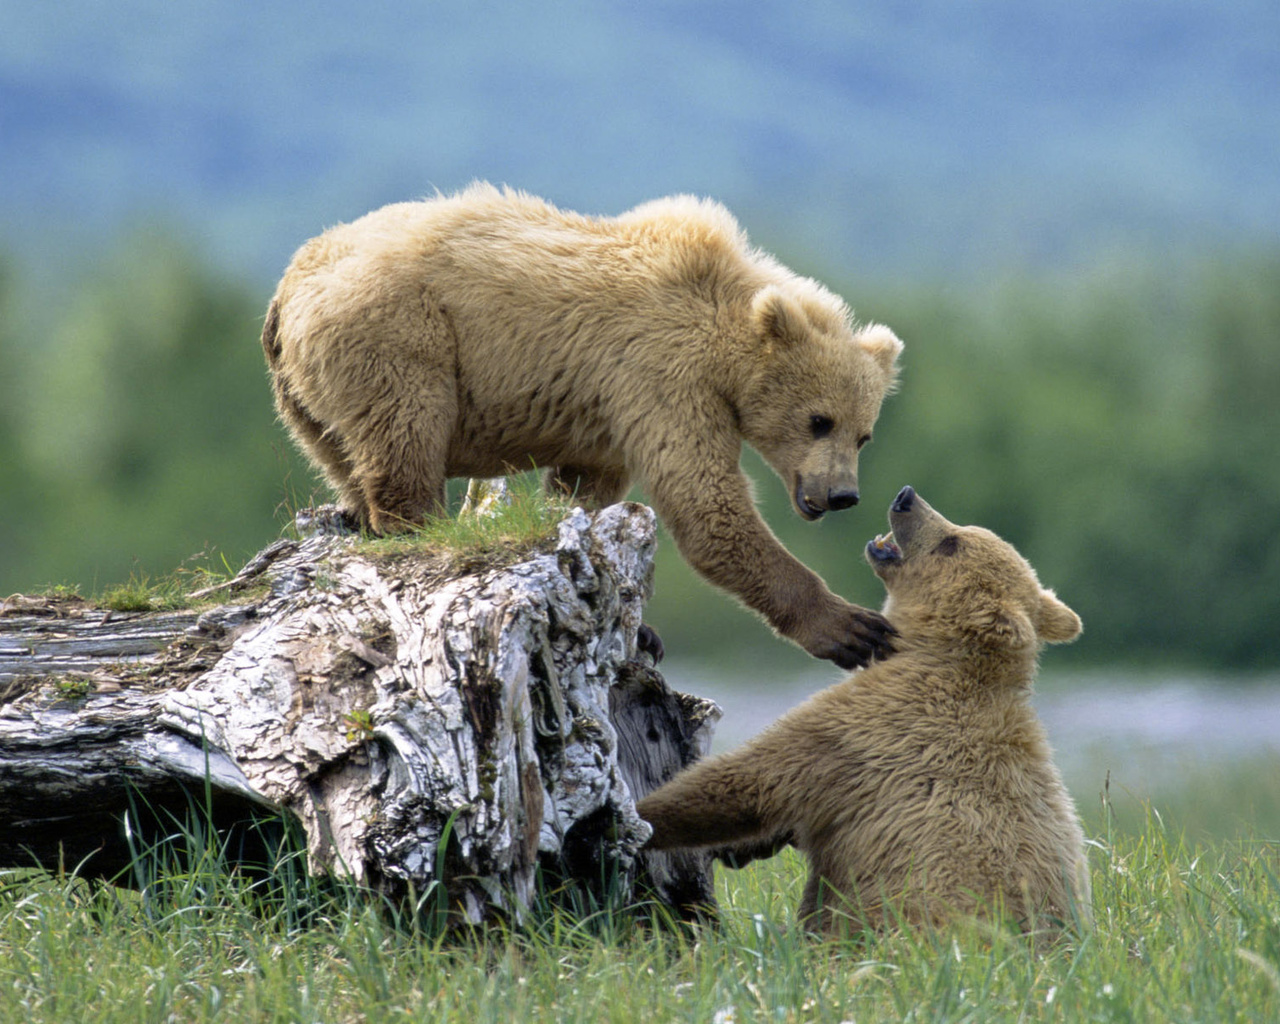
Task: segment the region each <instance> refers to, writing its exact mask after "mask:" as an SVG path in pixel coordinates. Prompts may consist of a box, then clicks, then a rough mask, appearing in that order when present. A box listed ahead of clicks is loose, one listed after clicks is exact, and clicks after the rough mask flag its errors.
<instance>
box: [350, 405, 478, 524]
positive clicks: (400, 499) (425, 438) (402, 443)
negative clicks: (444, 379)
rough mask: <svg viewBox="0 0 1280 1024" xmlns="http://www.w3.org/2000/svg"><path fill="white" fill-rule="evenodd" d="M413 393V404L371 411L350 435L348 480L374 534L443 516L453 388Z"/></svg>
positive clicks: (452, 415) (451, 423)
mask: <svg viewBox="0 0 1280 1024" xmlns="http://www.w3.org/2000/svg"><path fill="white" fill-rule="evenodd" d="M433 392H434V394H433ZM414 394H415V400H414V401H413V402H410V403H406V402H400V403H392V402H388V403H387V405H386V406H385V407H383V408H375V409H371V410H370V411H369V413H368V415H367V416H365V417H364V418H363V420H362V421H361V423H360V424H359V426H358V427H357V429H356V430H355V431H354V432H353V436H352V439H351V445H350V446H351V448H352V450H353V451H355V452H356V453H357V457H356V459H355V460H353V465H352V471H351V479H352V483H353V485H354V486H355V487H357V488H359V491H360V495H361V504H362V505H363V507H364V509H365V510H366V516H365V518H366V523H367V525H368V527H369V529H371V530H372V531H373V532H374V533H380V534H382V533H400V532H403V531H405V530H408V529H412V528H413V527H414V526H416V525H419V524H420V523H422V521H423V520H424V519H426V518H427V517H428V516H433V515H443V514H444V513H445V511H446V508H445V463H446V459H447V457H448V448H449V440H450V435H451V432H452V429H453V423H454V408H455V403H454V401H453V395H452V389H451V388H449V387H444V386H441V385H437V386H436V387H434V388H430V389H425V388H424V389H421V390H418V391H416V392H415V393H414Z"/></svg>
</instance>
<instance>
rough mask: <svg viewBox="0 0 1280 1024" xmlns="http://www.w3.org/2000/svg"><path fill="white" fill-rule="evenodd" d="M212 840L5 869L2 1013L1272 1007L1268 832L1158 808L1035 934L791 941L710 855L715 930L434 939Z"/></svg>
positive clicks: (1080, 1016)
mask: <svg viewBox="0 0 1280 1024" xmlns="http://www.w3.org/2000/svg"><path fill="white" fill-rule="evenodd" d="M197 820H198V819H197ZM177 832H178V830H176V829H175V835H176V834H177ZM208 835H209V834H208V833H207V832H206V833H201V831H200V829H199V828H198V827H197V828H195V829H193V830H190V832H189V833H188V834H183V835H182V836H181V840H182V845H184V848H187V847H189V848H191V849H194V850H195V851H196V853H197V855H196V857H195V858H194V859H193V858H191V857H190V856H184V857H183V858H182V859H173V858H170V857H169V855H168V854H167V853H166V852H165V850H166V847H165V846H164V844H163V843H160V842H158V841H157V842H154V843H152V844H150V845H145V844H144V845H141V846H140V848H139V851H138V854H139V858H140V860H141V865H142V866H141V867H140V869H139V870H140V871H141V872H142V873H141V874H140V875H139V876H138V877H137V879H136V880H137V881H138V883H139V884H140V889H139V891H121V890H116V889H112V888H110V887H96V888H95V887H91V886H89V885H88V884H86V883H85V882H83V881H82V880H80V879H77V878H75V877H74V876H73V875H68V876H53V875H47V874H41V873H37V872H8V873H0V1022H9V1021H14V1022H17V1021H23V1022H28V1021H35V1022H40V1021H63V1020H70V1019H75V1020H94V1021H100V1022H114V1021H121V1022H124V1021H128V1022H130V1024H132V1022H134V1021H138V1020H157V1021H159V1020H183V1021H192V1022H204V1021H226V1020H235V1021H297V1020H306V1021H319V1020H324V1021H369V1022H382V1021H422V1020H468V1021H480V1022H485V1021H502V1022H508V1021H512V1020H519V1021H522V1022H523V1021H606V1022H607V1021H642V1020H643V1021H690V1022H693V1021H697V1022H708V1021H718V1022H721V1024H728V1022H735V1024H739V1022H748V1021H751V1022H754V1021H770V1022H776V1021H784V1022H788V1021H789V1022H810V1021H816V1022H823V1021H830V1022H838V1021H845V1020H857V1021H859V1022H862V1024H866V1022H876V1021H921V1022H923V1021H930V1022H933V1021H940V1022H944V1024H945V1022H962V1021H991V1022H1004V1021H1008V1022H1011V1024H1012V1022H1015V1021H1072V1020H1095V1021H1133V1020H1275V1019H1280V983H1278V980H1277V979H1278V978H1280V973H1278V972H1280V910H1278V908H1280V878H1278V876H1277V867H1278V864H1280V859H1278V858H1277V853H1278V852H1280V848H1278V846H1277V844H1276V843H1274V842H1271V841H1267V840H1263V839H1260V838H1253V839H1247V840H1234V839H1233V840H1227V841H1221V842H1216V843H1208V844H1199V845H1191V844H1188V843H1187V842H1186V841H1185V840H1184V839H1183V838H1182V837H1181V835H1179V834H1176V833H1174V832H1172V831H1171V830H1170V829H1169V828H1168V827H1167V826H1166V824H1165V823H1164V822H1163V821H1162V820H1161V818H1160V816H1159V815H1158V814H1156V813H1155V812H1154V811H1153V812H1152V813H1150V814H1148V816H1147V817H1146V819H1145V820H1144V821H1143V822H1142V823H1141V824H1140V826H1139V827H1138V828H1137V829H1136V830H1135V831H1118V830H1115V829H1112V830H1111V831H1110V832H1109V833H1104V834H1103V835H1101V836H1099V837H1096V838H1095V841H1094V845H1093V849H1092V857H1093V882H1094V893H1095V909H1096V915H1097V924H1096V927H1095V928H1094V930H1093V931H1092V932H1089V933H1087V934H1084V935H1082V936H1078V937H1075V938H1070V939H1068V940H1067V941H1064V942H1062V943H1059V944H1057V945H1055V946H1052V947H1050V948H1048V949H1044V948H1036V947H1035V946H1034V944H1033V943H1031V942H1029V941H1028V940H1027V939H1026V938H1025V937H1023V936H1021V935H1018V934H1015V933H1012V932H1009V931H1006V930H1002V929H998V928H991V927H980V926H977V925H973V926H966V925H963V924H961V925H957V926H955V927H952V928H948V929H946V930H943V931H936V932H927V931H915V932H900V933H897V934H885V935H880V934H877V935H871V936H865V937H862V938H861V939H858V940H855V941H847V942H819V941H815V940H813V939H810V938H807V937H805V936H804V935H802V934H800V933H799V932H798V931H797V930H796V929H795V927H794V925H793V923H792V922H793V915H794V907H795V903H796V900H797V899H798V896H799V890H800V886H801V881H802V877H803V871H804V865H803V862H802V860H801V859H800V858H799V857H798V856H797V855H795V854H794V853H793V852H786V853H784V854H783V855H781V856H779V857H776V858H774V859H772V860H769V861H762V862H757V863H755V864H752V865H751V866H750V867H748V868H746V869H744V870H742V871H724V870H721V871H719V872H718V876H719V878H718V896H719V899H720V901H721V905H722V908H723V913H722V917H721V922H720V924H719V925H717V926H706V927H699V928H696V929H679V928H668V927H659V926H653V925H652V924H651V923H649V922H646V921H644V920H640V919H637V918H636V916H635V915H631V914H628V913H627V912H625V911H623V910H621V909H619V908H617V907H615V906H611V905H607V904H591V903H584V904H583V906H582V907H581V908H575V907H574V906H573V905H572V904H571V902H566V901H563V900H557V901H553V902H550V903H547V904H545V905H543V906H540V907H539V908H536V911H535V914H534V915H533V917H532V920H531V921H529V922H528V923H527V924H526V925H525V926H523V927H516V926H510V927H506V928H493V929H490V930H487V931H484V932H473V933H463V934H461V935H455V936H454V937H452V938H451V939H449V940H447V941H446V940H445V939H444V938H442V935H441V931H440V930H439V929H437V928H435V927H433V926H432V921H433V920H435V916H436V911H437V910H438V906H437V904H438V900H437V899H436V896H437V895H438V894H427V895H426V896H424V897H423V898H422V899H421V900H420V901H419V903H420V904H421V906H420V907H419V910H418V912H412V911H410V912H407V913H406V912H402V911H400V910H398V909H397V910H394V911H393V910H392V908H388V907H387V906H386V905H385V904H380V903H379V901H378V899H377V898H376V897H374V896H372V895H371V894H369V893H367V892H362V891H359V890H356V889H354V888H353V887H344V886H342V885H330V884H321V883H319V882H316V881H314V880H308V879H307V878H306V877H305V875H304V873H303V872H302V871H301V862H300V861H299V860H297V859H291V855H289V854H288V853H287V852H286V854H285V855H284V856H283V857H282V858H281V859H280V860H279V862H278V863H277V865H276V868H275V871H274V872H273V873H272V874H270V875H267V876H261V875H259V876H251V875H249V874H246V873H244V872H241V871H238V870H236V869H234V868H231V867H229V866H228V865H227V863H226V857H225V855H224V852H225V851H223V850H222V849H221V848H220V847H219V846H218V845H217V842H216V841H212V840H210V839H209V838H208ZM294 856H300V855H294Z"/></svg>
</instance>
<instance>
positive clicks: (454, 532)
mask: <svg viewBox="0 0 1280 1024" xmlns="http://www.w3.org/2000/svg"><path fill="white" fill-rule="evenodd" d="M508 494H509V496H510V501H509V502H507V503H506V504H498V505H496V506H495V508H494V509H493V511H492V512H491V513H487V514H482V515H472V514H469V513H467V514H458V515H448V516H440V517H438V518H433V519H428V520H427V521H426V522H425V523H423V524H422V525H420V526H415V527H414V528H413V529H412V530H410V531H408V532H406V533H401V534H394V535H391V536H387V537H371V536H370V537H365V538H364V539H363V540H362V541H361V545H360V550H361V551H362V553H364V554H367V555H369V556H370V557H373V558H385V559H395V558H400V557H405V556H408V555H417V554H421V553H423V552H424V551H425V552H431V553H442V554H446V555H448V556H449V557H450V559H451V560H452V561H453V562H454V563H456V564H470V563H473V562H477V561H484V562H490V561H491V562H494V563H496V562H498V561H500V560H502V559H505V558H507V557H510V556H512V555H517V554H521V553H524V552H526V551H529V550H532V549H534V548H536V547H539V546H540V545H543V544H546V543H548V542H550V541H553V540H554V539H555V537H556V528H557V527H558V526H559V524H560V522H561V521H562V520H563V519H564V518H565V516H566V515H568V514H569V511H570V509H572V508H573V505H574V503H573V501H572V499H570V498H569V497H565V496H561V495H558V494H552V493H548V492H547V491H545V490H543V488H542V486H541V480H540V474H537V473H533V472H529V473H521V474H518V475H513V476H511V477H509V478H508Z"/></svg>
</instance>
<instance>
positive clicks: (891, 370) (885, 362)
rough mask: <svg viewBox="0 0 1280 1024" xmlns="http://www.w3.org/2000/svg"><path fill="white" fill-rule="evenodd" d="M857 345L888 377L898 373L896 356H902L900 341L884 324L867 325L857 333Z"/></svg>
mask: <svg viewBox="0 0 1280 1024" xmlns="http://www.w3.org/2000/svg"><path fill="white" fill-rule="evenodd" d="M858 344H859V345H861V346H862V348H863V350H864V351H865V352H866V353H867V354H868V355H870V356H871V357H872V358H873V359H874V360H875V361H876V362H877V363H879V364H880V368H881V369H882V370H884V372H885V373H887V374H889V375H890V376H895V375H896V374H897V372H898V356H900V355H901V354H902V341H901V340H900V339H899V338H898V336H897V335H896V334H894V333H893V331H891V330H889V328H887V327H885V326H884V324H868V325H867V326H866V327H864V328H862V329H861V330H860V331H859V332H858Z"/></svg>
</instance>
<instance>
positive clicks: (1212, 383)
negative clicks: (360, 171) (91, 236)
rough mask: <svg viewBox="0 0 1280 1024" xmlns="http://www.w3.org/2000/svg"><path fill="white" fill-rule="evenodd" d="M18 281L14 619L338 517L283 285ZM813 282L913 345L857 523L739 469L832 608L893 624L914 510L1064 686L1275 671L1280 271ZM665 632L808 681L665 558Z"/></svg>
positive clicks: (190, 269) (153, 263) (171, 261)
mask: <svg viewBox="0 0 1280 1024" xmlns="http://www.w3.org/2000/svg"><path fill="white" fill-rule="evenodd" d="M3 267H4V268H5V269H4V271H3V272H2V273H0V366H2V367H3V372H2V373H0V528H2V529H0V595H2V594H6V593H9V592H11V591H17V590H24V591H30V590H35V589H39V588H42V587H45V586H48V585H76V586H78V587H79V588H80V589H81V591H82V592H84V593H86V594H87V593H92V592H93V591H95V590H96V589H100V588H102V587H104V586H106V585H108V584H111V583H115V582H120V581H121V580H123V579H124V578H126V577H128V576H129V575H130V574H133V575H151V576H160V575H164V574H167V573H169V572H172V571H174V570H175V569H176V568H178V567H179V566H180V565H181V564H182V563H183V562H184V560H187V559H189V558H190V556H193V555H194V556H196V557H197V559H198V560H199V561H200V562H202V564H206V565H208V564H212V565H214V566H219V565H220V564H221V562H222V560H223V559H225V560H226V562H227V563H228V564H229V565H231V566H232V567H233V568H234V567H236V566H238V565H239V564H240V563H241V562H243V560H244V559H245V558H246V557H247V556H248V555H249V554H251V553H252V552H253V551H254V550H256V549H257V548H259V547H261V546H262V545H263V544H265V543H266V542H268V541H269V540H271V539H272V538H273V537H274V536H276V535H277V534H278V532H279V530H280V529H281V527H282V525H283V523H284V522H285V521H286V520H287V519H288V510H289V509H291V508H293V507H296V506H297V505H299V504H305V503H306V502H307V501H308V500H310V499H311V498H312V497H313V496H316V497H325V495H324V492H323V490H322V489H320V488H318V487H317V486H316V485H315V484H314V482H313V480H312V478H311V476H310V474H309V472H308V470H307V469H306V468H305V466H304V465H303V464H302V462H301V460H300V459H299V458H298V457H297V456H296V454H295V453H294V452H293V451H292V450H291V448H290V446H289V444H288V442H287V440H286V438H285V435H284V432H283V430H282V429H281V428H280V427H279V426H278V425H277V424H276V423H275V422H274V417H273V413H272V409H271V402H270V396H269V390H268V387H267V383H266V376H265V370H264V366H263V361H262V353H261V349H260V347H259V344H258V334H259V331H260V328H261V323H262V315H263V311H264V310H265V306H266V301H267V298H268V296H269V293H270V290H271V287H272V285H273V282H257V283H248V282H243V281H235V280H230V279H228V278H227V277H226V276H225V275H224V274H220V273H217V272H215V271H213V270H212V269H210V267H209V266H208V265H206V264H205V263H204V262H203V261H202V260H201V258H200V257H199V254H198V253H196V252H194V251H192V250H191V249H189V248H186V247H184V246H183V245H182V244H180V243H178V242H176V241H175V240H174V238H173V236H172V235H171V234H166V233H163V232H161V233H156V232H145V233H142V234H140V235H137V236H134V237H132V238H131V239H128V240H126V241H124V242H122V243H120V244H119V245H118V246H117V247H115V248H114V249H113V250H111V251H110V252H109V253H107V254H106V255H105V256H104V258H102V259H101V260H99V261H96V264H95V265H94V266H93V268H92V269H90V270H88V271H86V272H84V273H82V274H79V275H75V276H74V279H72V280H68V281H66V282H64V283H63V284H62V286H61V287H60V288H59V289H51V288H44V289H36V290H33V289H29V288H28V287H27V286H26V283H25V281H24V278H23V276H22V268H20V267H18V266H16V265H15V264H14V263H13V262H12V261H9V262H8V263H4V264H3ZM806 269H807V270H808V271H809V272H812V273H814V274H815V275H816V276H819V277H823V278H824V279H825V280H826V281H827V282H828V283H830V284H831V285H832V286H833V287H835V288H837V290H841V291H842V292H843V294H844V295H845V296H846V297H847V298H848V299H849V300H850V302H851V303H852V304H853V305H854V306H855V307H856V309H857V311H858V314H859V316H861V317H863V318H866V319H876V320H881V321H883V322H886V323H888V324H889V325H891V326H892V327H893V328H894V329H895V330H896V331H897V332H898V333H899V334H900V335H901V336H902V337H903V339H904V340H905V341H906V344H907V349H906V353H905V358H904V369H903V377H902V387H901V391H900V393H899V394H897V395H895V396H894V397H892V398H890V399H889V400H888V402H887V403H886V405H885V409H884V413H883V415H882V417H881V419H880V422H879V424H878V426H877V429H876V438H875V443H874V444H873V445H872V446H871V447H869V448H868V449H866V451H865V452H864V454H863V458H862V465H861V468H862V490H863V503H862V505H861V506H860V507H859V508H857V509H854V510H851V511H848V512H844V513H839V514H836V515H832V516H829V517H827V519H826V520H824V521H823V522H822V523H820V524H818V525H816V526H815V525H810V524H804V523H802V522H800V521H799V520H798V519H797V518H796V517H795V516H794V515H793V514H792V513H791V512H790V509H789V505H788V502H787V497H786V494H785V492H784V489H783V488H782V487H781V486H780V485H779V484H777V482H776V481H775V480H774V479H773V478H772V477H771V476H770V475H769V474H768V473H767V471H765V470H763V468H762V464H761V463H760V462H759V460H758V459H756V458H755V457H754V456H753V455H750V454H748V456H747V458H746V460H745V461H746V464H747V466H748V468H749V469H750V470H751V471H752V472H753V473H754V474H756V475H757V476H759V478H760V483H759V486H758V488H757V492H758V498H759V503H760V507H761V509H762V511H763V512H764V514H765V516H766V518H767V519H768V520H769V522H770V524H771V525H772V526H773V527H774V529H775V530H776V531H777V532H778V534H779V536H780V537H781V538H782V539H783V541H784V543H786V545H787V546H788V547H789V548H790V549H791V550H792V551H793V552H794V553H795V554H796V555H797V556H798V557H800V558H801V559H802V560H804V561H805V562H806V563H807V564H809V565H810V566H812V567H813V568H814V569H816V570H817V571H818V572H819V573H820V574H821V575H822V576H823V577H824V578H826V579H827V580H828V582H829V583H830V584H831V586H832V587H833V588H834V589H836V590H838V591H839V592H841V593H843V594H845V595H846V596H848V597H850V598H851V599H853V600H856V601H859V602H860V603H864V604H871V605H878V604H879V602H880V600H881V596H882V595H881V591H880V587H879V584H878V583H877V582H876V580H875V579H874V577H873V576H872V575H871V573H870V571H869V570H868V569H867V568H866V566H865V564H864V563H863V561H862V548H863V545H864V544H865V542H866V541H867V539H869V538H870V537H871V536H872V535H873V534H875V533H878V532H881V531H882V530H884V529H886V526H885V511H886V508H887V506H888V503H889V501H890V500H891V499H892V497H893V495H894V493H895V492H896V491H897V489H898V488H899V487H900V486H902V485H903V484H905V483H910V484H912V485H914V486H915V487H916V488H917V489H918V490H919V491H920V492H921V493H922V494H924V495H925V497H926V498H927V499H928V500H929V501H930V502H931V503H932V504H934V505H935V506H936V507H937V508H939V510H941V511H942V512H943V513H944V514H945V515H947V516H948V517H949V518H951V519H953V520H956V521H958V522H973V523H981V524H983V525H985V526H989V527H991V528H992V529H994V530H996V531H997V532H999V533H1001V534H1002V535H1004V536H1005V537H1007V538H1008V539H1009V540H1011V541H1013V542H1014V543H1015V544H1016V545H1017V546H1018V547H1019V548H1020V549H1021V550H1022V551H1023V553H1024V554H1026V555H1027V557H1028V558H1029V559H1030V560H1031V561H1032V563H1033V564H1034V565H1035V566H1036V568H1037V569H1038V571H1039V573H1040V576H1041V579H1042V580H1043V581H1044V582H1045V583H1046V584H1047V585H1049V586H1052V587H1054V588H1055V589H1056V590H1057V591H1058V593H1059V594H1060V595H1061V596H1062V597H1063V598H1064V599H1065V600H1067V602H1068V603H1069V604H1071V605H1072V606H1073V607H1074V608H1075V609H1076V610H1077V611H1079V612H1080V614H1081V615H1082V617H1083V618H1084V621H1085V637H1084V638H1083V639H1082V640H1081V641H1080V642H1079V643H1078V644H1076V645H1075V646H1074V647H1073V648H1068V649H1066V650H1064V651H1063V652H1062V653H1061V654H1058V655H1055V658H1056V659H1057V658H1075V659H1078V660H1080V661H1092V662H1098V663H1102V662H1107V663H1110V662H1115V661H1125V662H1128V663H1131V664H1133V663H1137V664H1141V663H1144V662H1145V663H1159V664H1162V665H1172V664H1176V665H1186V666H1197V667H1217V668H1229V667H1230V668H1253V667H1275V666H1276V665H1277V664H1280V530H1277V526H1278V525H1280V455H1278V454H1277V446H1278V445H1280V253H1267V254H1257V253H1237V254H1234V255H1232V256H1231V257H1229V258H1226V257H1217V258H1214V259H1212V260H1209V259H1205V260H1201V261H1193V262H1185V261H1184V262H1179V263H1178V264H1177V265H1176V266H1164V265H1160V264H1159V263H1158V262H1157V261H1156V260H1154V259H1153V260H1150V261H1146V262H1138V263H1135V261H1133V260H1129V261H1127V262H1125V263H1121V264H1116V265H1113V266H1108V267H1105V268H1103V269H1099V270H1095V271H1093V272H1090V273H1084V274H1079V273H1077V274H1070V275H1069V274H1062V273H1058V274H1048V273H1042V274H1039V275H1030V274H1028V275H1023V276H1018V277H1013V278H1009V279H1006V280H1004V281H1002V282H1000V283H998V284H986V285H983V286H981V287H974V286H972V285H971V284H966V285H964V286H959V285H954V284H952V285H937V286H935V285H930V284H913V285H911V286H894V287H889V288H885V287H882V286H879V287H874V288H872V287H870V286H868V285H867V283H866V282H842V281H841V280H839V278H838V277H837V276H835V275H831V274H829V273H826V272H825V271H823V270H822V269H821V268H816V267H808V268H806ZM649 617H650V619H651V621H652V622H653V624H654V625H655V626H656V627H657V628H658V630H659V631H660V633H661V634H662V635H663V638H664V641H665V642H666V644H667V647H668V650H670V651H673V652H675V651H678V652H680V653H681V654H686V655H687V654H697V655H701V656H703V657H715V658H732V659H734V660H737V659H739V658H742V657H748V658H752V659H759V658H769V659H772V660H773V661H775V662H778V663H781V664H786V663H789V664H790V665H792V666H793V667H797V668H801V667H804V666H805V665H806V664H807V663H808V661H807V659H806V658H805V656H804V655H803V654H800V653H799V652H798V651H794V650H793V649H791V648H790V647H789V645H785V644H782V643H780V642H778V641H776V640H773V639H772V638H771V637H770V636H769V635H768V633H767V631H766V629H765V628H764V627H763V626H762V625H761V624H760V623H758V622H757V621H755V620H754V619H753V617H751V616H750V615H748V614H747V613H745V612H742V611H741V610H739V609H738V608H736V606H735V605H734V604H733V602H731V601H730V600H729V599H727V598H725V597H723V596H721V595H720V594H718V593H717V592H715V591H713V590H711V589H710V588H709V587H708V586H706V585H705V584H703V583H701V582H700V581H699V580H697V579H696V578H695V577H694V576H693V575H692V574H691V573H689V571H688V570H687V569H686V568H685V567H684V566H683V564H682V563H681V562H680V560H679V557H678V555H676V554H675V552H674V550H673V549H672V547H671V545H670V542H669V541H666V542H665V543H664V545H663V548H662V550H661V552H660V555H659V565H658V575H657V594H656V596H655V599H654V601H653V603H652V605H651V606H650V609H649Z"/></svg>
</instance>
